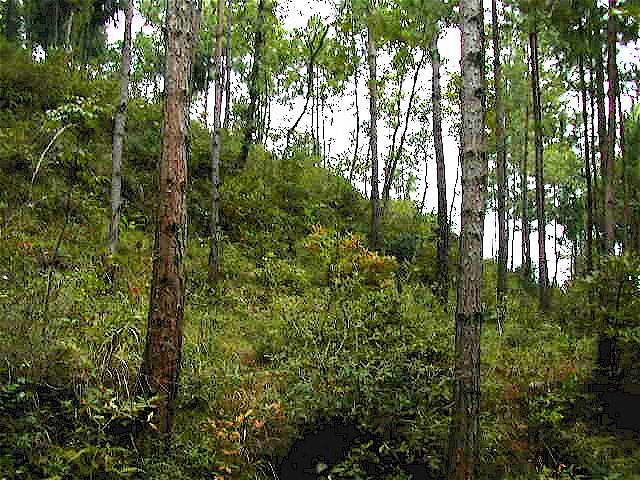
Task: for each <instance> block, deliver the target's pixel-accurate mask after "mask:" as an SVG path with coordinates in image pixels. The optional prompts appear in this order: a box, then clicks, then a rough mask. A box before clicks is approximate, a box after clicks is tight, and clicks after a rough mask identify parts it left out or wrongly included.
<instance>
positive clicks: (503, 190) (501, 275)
mask: <svg viewBox="0 0 640 480" xmlns="http://www.w3.org/2000/svg"><path fill="white" fill-rule="evenodd" d="M491 19H492V24H493V75H494V85H495V87H494V88H495V95H496V99H495V102H496V161H497V165H496V176H497V184H498V185H497V187H498V284H497V291H496V295H497V310H498V321H499V322H500V323H503V321H504V315H505V311H504V310H505V304H506V295H507V262H508V260H509V232H508V230H507V220H506V209H507V205H506V200H507V172H506V169H507V146H506V142H505V135H504V129H505V115H504V104H503V101H502V65H501V63H500V25H499V23H498V5H497V2H496V0H492V2H491Z"/></svg>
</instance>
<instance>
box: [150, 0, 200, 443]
mask: <svg viewBox="0 0 640 480" xmlns="http://www.w3.org/2000/svg"><path fill="white" fill-rule="evenodd" d="M196 18H197V7H196V2H195V1H191V0H168V3H167V10H166V46H167V55H166V70H165V100H164V114H163V128H162V132H163V137H162V156H161V158H160V167H159V168H160V175H159V195H158V217H157V218H158V222H157V229H156V237H155V245H154V255H153V277H152V282H151V294H150V301H149V317H148V330H147V339H146V346H145V351H144V360H143V363H142V368H141V378H140V386H141V388H142V390H143V392H144V393H146V394H147V395H150V396H151V395H160V400H159V401H158V404H157V405H158V423H157V428H158V430H159V431H160V432H161V433H162V434H164V435H166V436H167V438H168V437H169V436H170V434H171V432H172V428H173V420H174V416H175V410H176V396H177V393H178V380H179V373H180V360H181V353H182V336H183V319H184V308H185V269H184V258H185V250H186V243H187V208H186V186H187V159H188V148H187V143H188V134H189V132H188V127H189V119H188V111H189V109H188V103H189V97H190V76H191V65H192V61H193V50H194V44H195V42H196V39H197V34H198V22H197V21H196Z"/></svg>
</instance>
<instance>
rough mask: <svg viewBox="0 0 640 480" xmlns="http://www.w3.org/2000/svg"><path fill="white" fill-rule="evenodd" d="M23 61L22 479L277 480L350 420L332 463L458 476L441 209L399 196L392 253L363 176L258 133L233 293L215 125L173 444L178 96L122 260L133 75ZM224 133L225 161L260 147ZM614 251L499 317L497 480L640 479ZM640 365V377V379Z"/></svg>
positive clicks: (2, 271)
mask: <svg viewBox="0 0 640 480" xmlns="http://www.w3.org/2000/svg"><path fill="white" fill-rule="evenodd" d="M0 55H2V57H3V58H2V63H4V62H9V61H10V62H12V63H13V64H14V68H12V69H2V71H1V72H0V86H1V87H2V88H0V92H2V93H0V106H1V109H0V110H1V112H2V113H1V115H0V192H1V193H0V210H1V212H2V217H1V220H2V224H1V227H2V230H1V232H0V382H1V383H0V426H1V427H2V428H0V478H3V479H4V478H6V479H31V478H47V479H80V478H93V479H122V478H134V479H137V478H140V479H143V478H144V479H181V478H191V479H196V478H197V479H200V478H202V479H213V478H218V479H223V478H224V479H229V478H274V475H275V474H276V472H277V471H279V468H280V466H279V463H280V461H281V460H282V459H284V458H286V457H287V451H288V449H289V448H290V446H291V445H292V444H294V442H296V440H298V439H300V438H303V437H304V436H305V435H306V434H308V432H310V431H312V430H313V429H314V426H318V425H332V424H333V425H349V426H351V427H352V428H353V431H355V432H357V434H356V435H355V436H354V438H353V439H352V441H351V442H350V444H349V445H347V446H346V448H345V450H344V451H343V452H342V454H341V455H340V456H339V458H337V459H336V462H335V463H334V464H332V465H328V466H327V468H330V469H331V475H332V478H350V479H363V478H388V479H391V478H395V479H401V478H410V476H411V475H412V473H411V472H412V470H411V468H409V466H416V465H417V466H420V468H421V469H420V470H418V471H419V472H422V473H420V475H423V476H424V475H426V476H427V478H434V479H435V478H442V475H443V457H444V452H445V450H446V437H447V430H448V419H449V417H448V415H449V409H450V407H451V390H452V385H451V378H452V377H451V375H452V372H451V366H452V350H453V335H454V331H453V320H452V314H451V312H452V311H453V309H454V304H453V303H450V304H449V305H446V306H441V305H439V303H438V302H437V301H436V299H435V298H434V296H433V295H432V293H431V285H432V283H433V282H434V280H435V274H436V273H435V272H436V268H435V259H436V255H435V247H434V243H435V242H434V236H435V232H434V223H435V222H434V219H433V218H432V217H431V216H429V215H418V214H416V212H415V208H414V206H413V205H412V204H410V203H409V202H393V203H392V205H391V209H390V211H389V214H388V216H387V218H386V220H385V225H384V231H385V234H386V235H385V240H386V245H385V252H384V254H383V253H375V252H371V251H369V250H368V249H367V248H366V241H365V240H364V239H365V238H366V233H367V232H366V228H367V227H366V224H367V219H368V214H367V202H366V200H365V199H364V198H363V197H362V195H361V194H360V193H359V192H358V191H357V190H355V189H354V188H353V187H352V186H351V185H349V184H348V182H346V181H345V180H344V179H343V178H341V177H340V176H339V175H336V174H335V172H332V171H330V170H327V169H323V168H319V167H318V166H317V165H316V164H315V163H314V158H312V157H311V156H309V155H307V154H305V153H304V151H303V150H301V151H299V152H298V153H296V154H295V155H293V156H290V157H289V158H286V159H283V158H280V157H278V156H277V155H275V154H273V153H270V152H267V151H264V150H262V149H260V148H256V149H255V150H254V151H253V152H252V156H251V158H250V162H249V165H248V167H247V168H246V169H245V170H244V171H242V172H240V173H233V174H232V173H231V172H224V184H223V187H222V199H223V222H224V232H225V238H224V245H223V262H222V263H223V268H224V272H223V277H222V279H221V280H220V281H219V282H218V284H216V285H215V286H211V285H210V284H209V282H208V281H207V275H206V272H207V268H206V261H207V254H208V240H207V237H206V230H207V223H208V205H209V201H208V198H209V197H208V195H209V187H208V185H209V180H208V149H209V137H208V132H206V130H205V129H204V128H203V127H202V126H201V125H200V123H198V122H195V121H194V123H193V125H192V141H191V147H192V150H191V152H192V157H191V163H190V165H189V168H190V179H191V181H190V185H191V188H190V191H189V215H190V237H189V246H188V258H187V268H188V281H189V286H188V300H187V301H188V306H187V315H186V318H187V325H186V339H185V346H184V354H183V365H182V373H181V386H180V397H179V409H178V419H177V422H176V432H175V435H174V438H173V442H172V445H171V447H170V448H167V449H163V448H158V442H157V441H156V439H155V438H154V433H153V422H154V417H153V399H150V400H145V399H142V398H140V397H138V396H137V395H136V393H137V389H136V375H137V371H138V369H139V367H140V364H141V355H142V351H143V347H144V345H143V343H144V332H145V325H146V310H147V303H148V299H147V292H148V288H149V279H150V268H151V242H152V236H153V205H154V194H155V192H154V185H155V180H154V178H155V177H154V176H155V165H156V161H157V158H158V156H159V130H160V128H159V125H160V114H161V108H160V107H159V106H158V105H149V104H147V103H145V102H144V101H142V100H135V101H133V102H132V104H131V107H130V120H129V125H128V137H127V152H126V159H127V161H126V168H125V177H126V178H125V188H124V196H125V201H126V204H125V208H124V214H123V216H124V219H123V231H122V248H121V250H120V252H119V253H118V254H117V255H116V256H115V257H113V258H112V257H109V256H108V255H107V254H106V249H105V238H106V229H107V220H108V214H107V205H108V204H107V195H108V187H109V165H110V163H109V162H110V157H109V152H110V141H111V138H110V132H111V117H112V114H113V110H114V107H113V105H114V99H115V87H114V85H113V84H111V83H109V82H103V81H90V80H87V79H85V78H83V73H82V72H74V71H69V69H68V68H67V66H66V65H65V63H64V58H63V57H61V58H58V59H50V60H49V61H48V62H47V63H41V64H33V63H31V62H30V61H29V60H28V59H26V58H25V57H24V56H23V54H21V53H16V52H14V51H13V50H11V49H9V48H7V47H5V46H0ZM62 71H64V72H65V74H64V75H61V72H62ZM11 72H21V73H20V75H19V76H16V75H13V74H12V73H11ZM67 125H70V126H69V127H68V128H67V129H66V131H65V132H63V133H62V134H61V135H60V136H59V137H58V139H57V141H56V142H55V144H54V145H53V146H52V147H51V148H50V150H49V151H48V152H47V154H46V155H44V156H43V157H41V154H42V152H43V151H44V150H45V149H46V147H47V145H48V144H49V142H50V140H51V139H52V138H53V137H54V135H55V134H56V133H57V132H58V131H60V129H62V128H64V127H65V126H67ZM224 140H225V141H224V142H223V145H224V147H225V148H224V150H223V154H222V163H223V165H226V164H229V163H230V161H231V160H232V159H233V158H234V156H235V155H236V154H237V152H238V149H239V146H238V145H237V139H236V138H235V137H234V135H233V134H228V135H226V137H225V139H224ZM39 163H40V168H39V170H38V173H37V175H35V176H34V171H35V168H36V166H37V165H38V164H39ZM453 243H455V242H453ZM454 254H455V252H454ZM454 257H455V255H454ZM611 262H612V264H611V265H603V267H602V270H601V271H600V273H597V274H595V275H594V276H593V277H590V278H587V279H586V280H584V281H580V282H576V283H575V284H574V285H572V286H570V287H569V288H568V290H567V291H560V290H556V291H555V292H554V307H553V309H552V311H551V312H550V313H548V314H544V315H543V314H541V313H540V312H539V311H538V310H537V308H536V306H535V303H536V302H535V299H534V297H535V295H534V291H533V290H531V287H530V286H528V285H521V283H520V282H519V281H518V280H517V278H516V276H515V275H514V276H513V278H512V279H511V281H510V287H511V293H510V297H509V301H508V311H507V316H506V319H507V320H506V323H505V325H504V326H503V331H501V330H500V329H498V328H497V325H496V324H495V322H494V321H492V319H491V315H490V313H489V314H488V316H487V319H488V321H487V323H486V325H485V330H484V334H483V368H482V371H483V402H482V412H483V417H482V461H483V464H482V471H483V477H482V478H512V479H515V478H567V479H570V478H598V479H615V478H625V479H630V478H640V448H639V444H638V442H637V438H636V437H634V436H633V435H632V434H629V435H628V436H624V435H622V433H621V431H620V430H613V429H611V428H609V427H610V424H607V422H606V421H603V420H602V419H603V418H604V416H606V415H605V414H606V413H607V412H606V411H604V410H603V407H602V406H601V405H600V404H599V403H598V402H597V401H596V397H595V396H594V393H593V392H594V389H593V388H591V386H592V385H593V384H594V383H596V382H597V379H596V378H594V375H593V372H594V370H595V367H596V365H595V359H596V354H597V334H598V333H599V332H603V331H605V332H608V334H610V335H612V336H616V338H618V339H619V340H618V342H619V345H620V347H619V351H620V352H622V357H624V358H622V363H621V365H626V366H631V365H637V358H636V357H637V353H634V352H636V351H637V348H636V347H637V345H638V343H640V335H638V332H639V327H638V321H637V316H638V313H637V312H638V296H637V290H638V284H637V283H638V282H637V278H638V272H639V271H640V268H639V267H638V264H637V260H634V259H632V258H629V257H622V259H618V260H615V261H614V260H612V261H611ZM616 262H617V263H616ZM486 271H487V272H486V277H487V282H486V286H487V288H486V291H487V292H488V293H486V303H487V311H488V312H491V311H492V309H493V304H494V303H495V302H494V300H493V295H492V294H491V292H492V291H493V290H492V289H493V286H494V284H495V280H494V268H493V265H492V264H490V263H488V264H487V268H486ZM612 285H613V286H615V288H612V287H611V286H612ZM450 298H451V299H452V300H453V298H454V292H453V291H452V292H451V295H450ZM585 299H586V300H585ZM591 304H593V305H594V306H596V305H597V308H598V310H597V312H596V314H594V315H593V316H591V315H590V314H589V307H590V305H591ZM625 345H626V346H625ZM625 352H626V353H625ZM627 370H628V372H630V373H628V374H627V375H626V376H625V377H624V380H621V382H622V383H625V382H626V383H625V385H626V387H627V388H626V390H630V389H632V388H633V387H634V385H635V386H636V387H637V385H638V379H637V371H636V370H633V369H631V368H627ZM308 460H309V462H310V463H312V462H314V461H316V460H317V459H314V457H313V456H310V457H309V459H308ZM315 463H318V462H315ZM315 466H316V465H311V464H310V465H309V467H310V468H313V467H315ZM414 471H415V470H414ZM328 472H329V470H326V471H324V472H319V473H318V474H317V475H315V477H313V478H322V475H323V474H324V475H325V476H326V475H328ZM414 478H423V477H419V476H416V477H414Z"/></svg>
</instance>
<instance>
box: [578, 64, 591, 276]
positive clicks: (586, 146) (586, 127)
mask: <svg viewBox="0 0 640 480" xmlns="http://www.w3.org/2000/svg"><path fill="white" fill-rule="evenodd" d="M578 67H579V69H580V91H581V93H582V125H583V128H584V174H585V178H586V180H587V226H586V232H585V233H586V235H585V240H586V249H587V251H586V257H587V258H586V261H587V266H586V272H587V274H589V273H591V271H592V270H593V189H592V187H591V166H590V164H589V158H590V154H589V149H590V147H589V120H588V115H587V87H586V85H585V79H584V56H583V55H580V59H579V64H578Z"/></svg>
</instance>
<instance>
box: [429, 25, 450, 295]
mask: <svg viewBox="0 0 640 480" xmlns="http://www.w3.org/2000/svg"><path fill="white" fill-rule="evenodd" d="M438 37H439V36H438V35H437V34H436V35H434V37H433V40H432V41H431V46H430V47H431V67H432V68H431V70H432V77H431V85H432V86H431V99H432V100H431V101H432V103H433V145H434V149H435V154H436V176H437V183H438V245H437V249H438V286H437V289H436V294H437V297H438V298H439V299H440V302H441V303H442V304H444V305H446V303H447V300H448V297H449V218H448V216H447V208H448V206H449V205H448V203H447V176H446V167H445V162H444V146H443V143H442V90H441V87H440V50H439V49H438Z"/></svg>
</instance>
